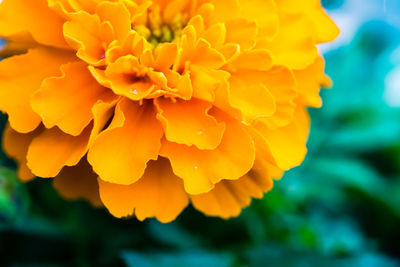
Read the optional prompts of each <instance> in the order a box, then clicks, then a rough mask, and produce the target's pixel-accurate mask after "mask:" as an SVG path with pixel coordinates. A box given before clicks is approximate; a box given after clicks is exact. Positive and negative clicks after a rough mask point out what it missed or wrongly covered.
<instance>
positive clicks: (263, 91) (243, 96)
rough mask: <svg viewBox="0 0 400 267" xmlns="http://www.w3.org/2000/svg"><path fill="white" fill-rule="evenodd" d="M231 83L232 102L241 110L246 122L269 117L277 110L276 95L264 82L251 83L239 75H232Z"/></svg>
mask: <svg viewBox="0 0 400 267" xmlns="http://www.w3.org/2000/svg"><path fill="white" fill-rule="evenodd" d="M229 84H230V96H231V104H232V106H233V107H235V108H237V109H239V110H240V111H241V113H242V115H243V119H244V120H245V121H246V122H249V123H251V122H252V121H253V120H254V119H256V118H260V117H269V116H271V115H272V114H273V113H274V112H275V110H276V105H275V100H274V97H273V96H272V94H271V93H270V92H269V91H268V89H267V88H266V86H265V85H264V84H262V83H259V84H250V85H249V84H247V83H246V82H245V81H244V80H242V79H240V76H237V75H235V76H232V77H231V79H230V80H229Z"/></svg>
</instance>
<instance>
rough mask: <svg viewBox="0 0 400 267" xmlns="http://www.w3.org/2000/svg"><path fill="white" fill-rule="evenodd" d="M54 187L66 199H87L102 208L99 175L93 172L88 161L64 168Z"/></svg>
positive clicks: (84, 160)
mask: <svg viewBox="0 0 400 267" xmlns="http://www.w3.org/2000/svg"><path fill="white" fill-rule="evenodd" d="M53 186H54V187H55V189H56V190H57V191H58V193H59V194H60V195H62V196H63V197H64V198H66V199H69V200H77V199H85V200H88V201H89V202H90V203H91V204H92V205H93V206H95V207H100V206H102V203H101V200H100V195H99V185H98V183H97V174H95V173H94V172H93V171H92V167H91V166H90V164H89V163H88V162H87V161H86V159H82V160H81V161H80V162H79V163H78V165H76V166H73V167H64V168H63V169H62V170H61V172H60V173H59V174H58V175H57V176H56V177H55V178H54V180H53Z"/></svg>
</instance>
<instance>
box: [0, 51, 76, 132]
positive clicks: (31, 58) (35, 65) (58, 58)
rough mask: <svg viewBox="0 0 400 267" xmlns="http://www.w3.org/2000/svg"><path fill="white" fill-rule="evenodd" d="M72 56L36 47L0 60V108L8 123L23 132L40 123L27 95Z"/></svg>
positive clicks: (57, 70)
mask: <svg viewBox="0 0 400 267" xmlns="http://www.w3.org/2000/svg"><path fill="white" fill-rule="evenodd" d="M73 60H75V57H74V56H73V54H72V53H69V52H65V51H62V50H57V49H52V48H47V47H38V48H34V49H32V50H29V52H28V53H27V54H24V55H20V56H13V57H11V58H7V59H4V60H3V61H1V62H0V88H1V89H0V109H1V110H2V111H4V112H6V113H8V116H9V122H10V124H11V127H12V128H13V129H15V130H16V131H18V132H22V133H27V132H30V131H32V130H34V129H35V128H36V127H37V126H38V125H39V123H40V121H41V120H40V116H39V115H37V114H36V113H35V112H34V111H33V110H32V108H31V106H30V98H31V96H32V94H33V93H35V92H36V91H37V90H38V89H39V88H40V85H41V83H42V81H43V79H45V78H47V77H50V76H54V75H57V74H58V73H59V69H60V65H61V64H65V63H67V62H71V61H73Z"/></svg>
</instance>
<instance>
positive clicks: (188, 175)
mask: <svg viewBox="0 0 400 267" xmlns="http://www.w3.org/2000/svg"><path fill="white" fill-rule="evenodd" d="M211 114H212V115H213V116H214V117H215V118H216V119H217V120H218V121H224V122H225V124H226V130H225V134H224V137H223V138H222V141H221V144H220V145H219V146H218V147H217V148H216V149H215V150H199V149H198V148H196V147H188V146H185V145H179V144H176V143H172V142H168V141H164V142H163V145H162V148H161V152H160V155H162V156H164V157H167V158H169V160H170V162H171V165H172V169H173V171H174V173H175V174H176V175H177V176H179V177H181V178H182V179H183V181H184V184H185V190H186V192H188V193H189V194H193V195H196V194H202V193H206V192H208V191H210V190H211V189H212V188H213V187H214V184H216V183H218V182H219V181H221V180H224V179H226V180H235V179H238V178H240V177H241V176H243V175H245V174H246V173H247V172H248V171H249V170H250V169H251V167H252V166H253V163H254V157H255V156H254V155H255V152H254V144H253V140H252V139H251V137H250V136H249V135H248V134H247V133H246V132H245V130H244V129H243V128H242V126H241V125H240V124H239V123H238V122H237V121H235V120H234V119H232V118H230V117H229V116H228V115H226V114H224V113H223V112H221V111H216V110H213V112H212V113H211ZM237 140H240V142H238V141H237Z"/></svg>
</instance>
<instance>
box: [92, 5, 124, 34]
mask: <svg viewBox="0 0 400 267" xmlns="http://www.w3.org/2000/svg"><path fill="white" fill-rule="evenodd" d="M96 14H97V15H99V17H100V19H101V21H108V22H110V24H111V26H112V29H113V33H114V34H115V36H114V40H124V39H125V38H126V37H127V36H128V34H129V33H130V31H131V16H130V14H129V11H128V9H127V8H126V6H125V5H124V4H123V3H122V2H114V3H113V2H110V1H101V2H100V3H99V4H98V5H97V8H96Z"/></svg>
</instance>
